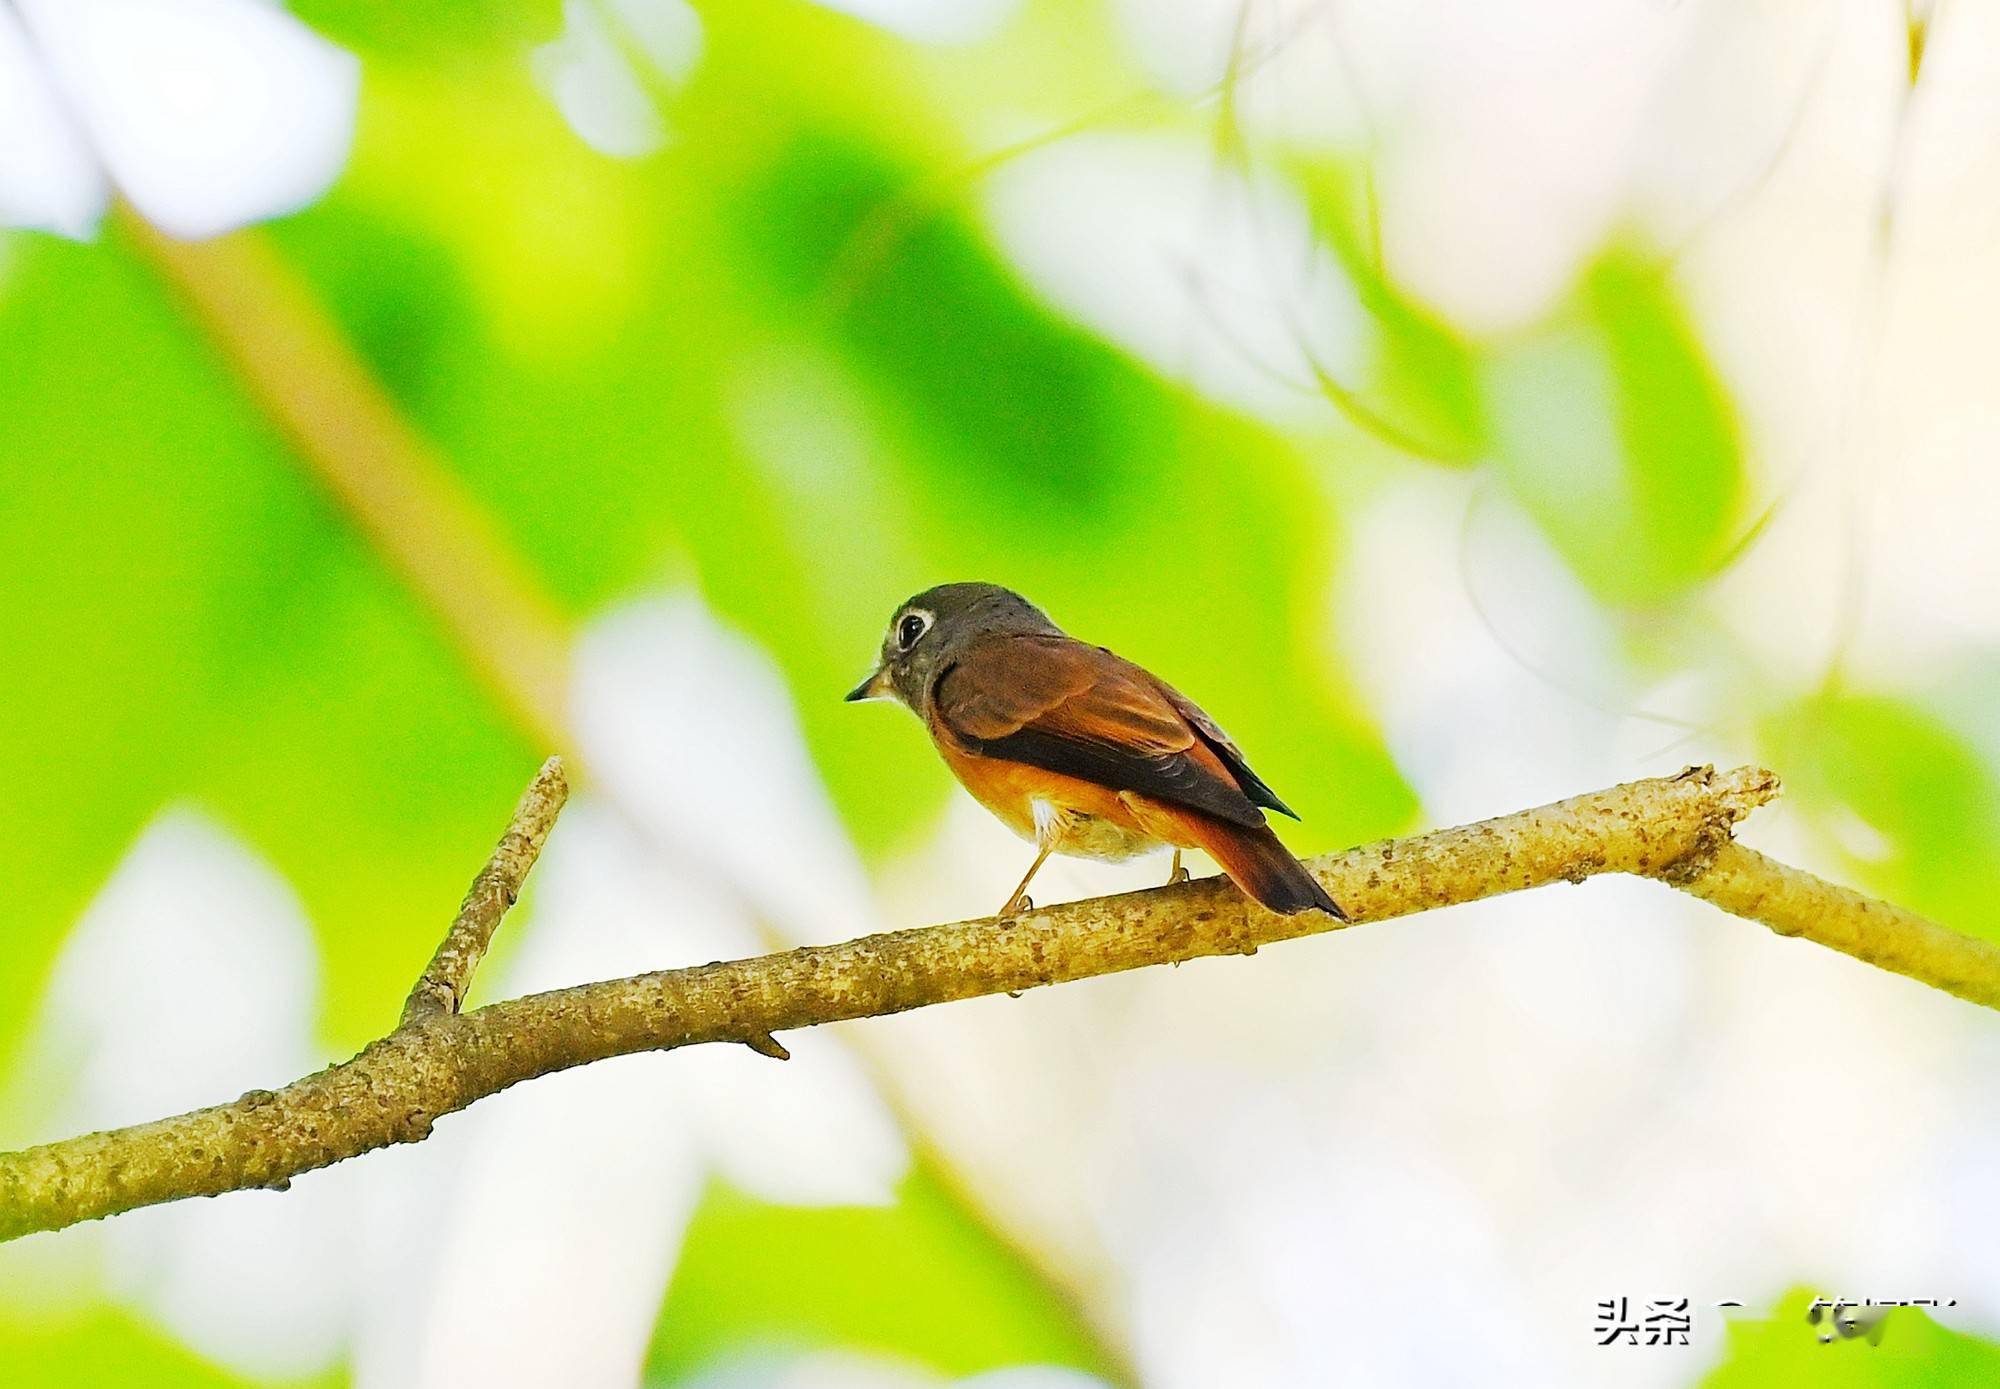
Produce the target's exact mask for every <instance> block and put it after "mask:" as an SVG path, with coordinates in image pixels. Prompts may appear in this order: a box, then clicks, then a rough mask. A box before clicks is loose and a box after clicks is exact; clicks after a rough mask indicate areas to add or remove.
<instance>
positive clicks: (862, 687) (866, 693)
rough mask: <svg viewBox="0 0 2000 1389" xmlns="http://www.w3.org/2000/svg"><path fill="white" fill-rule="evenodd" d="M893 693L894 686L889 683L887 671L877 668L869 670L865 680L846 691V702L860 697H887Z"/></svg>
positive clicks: (860, 698) (850, 702)
mask: <svg viewBox="0 0 2000 1389" xmlns="http://www.w3.org/2000/svg"><path fill="white" fill-rule="evenodd" d="M895 693H896V687H895V686H894V685H892V684H890V683H889V672H888V671H887V670H880V669H878V670H875V671H871V672H870V673H869V676H868V678H867V679H866V680H863V681H862V682H861V683H860V684H859V685H856V686H855V687H854V688H853V689H851V690H849V691H848V692H847V702H848V703H849V704H852V703H854V702H855V701H856V700H862V699H888V698H890V697H891V696H893V695H894V694H895Z"/></svg>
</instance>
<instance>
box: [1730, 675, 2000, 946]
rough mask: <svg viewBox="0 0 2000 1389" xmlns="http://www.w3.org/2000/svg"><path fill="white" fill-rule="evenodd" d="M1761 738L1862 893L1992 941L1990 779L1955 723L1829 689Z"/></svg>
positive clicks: (1996, 899)
mask: <svg viewBox="0 0 2000 1389" xmlns="http://www.w3.org/2000/svg"><path fill="white" fill-rule="evenodd" d="M1764 736H1765V739H1766V742H1767V744H1768V746H1769V748H1770V759H1771V762H1772V764H1773V765H1774V766H1777V767H1781V768H1783V769H1784V773H1785V781H1786V784H1787V787H1788V788H1789V790H1790V792H1791V796H1790V800H1791V801H1792V802H1795V803H1796V804H1798V805H1799V806H1800V807H1802V808H1803V809H1804V810H1805V812H1806V813H1807V814H1808V815H1810V816H1811V817H1812V818H1813V820H1814V822H1815V824H1816V825H1818V826H1819V827H1820V828H1821V829H1822V830H1824V831H1825V832H1827V834H1828V835H1829V837H1830V838H1831V839H1832V840H1833V841H1834V842H1835V843H1836V844H1839V845H1842V846H1843V847H1844V848H1845V850H1846V856H1847V859H1848V865H1849V868H1850V870H1851V872H1852V873H1853V874H1854V875H1855V876H1856V877H1857V878H1858V879H1859V880H1860V881H1862V882H1864V883H1865V884H1866V885H1867V886H1868V887H1869V888H1870V889H1871V890H1872V891H1875V892H1877V893H1880V894H1881V895H1882V896H1884V897H1887V898H1889V899H1890V900H1892V901H1895V902H1899V903H1901V904H1902V905H1904V906H1907V907H1910V908H1912V909H1913V910H1916V911H1919V912H1923V913H1925V914H1926V915H1929V916H1934V917H1936V918H1937V919H1938V920H1940V921H1942V922H1944V923H1946V924H1948V925H1951V926H1954V927H1957V928H1958V929H1959V930H1962V931H1969V932H1971V933H1973V934H1975V935H1979V936H1984V937H1986V938H1987V939H1989V940H1993V939H2000V778H1996V776H1995V773H1994V769H1993V767H1992V765H1991V764H1990V763H1988V762H1987V761H1986V760H1985V758H1984V757H1982V756H1981V754H1980V751H1979V749H1978V748H1977V746H1975V744H1974V743H1973V742H1972V741H1971V740H1970V739H1968V738H1967V737H1966V736H1965V734H1963V733H1962V732H1961V731H1960V730H1959V729H1957V728H1955V727H1953V726H1952V724H1950V723H1949V722H1947V721H1946V720H1945V719H1943V718H1941V717H1939V716H1938V715H1937V714H1935V713H1933V712H1931V711H1929V710H1928V709H1926V708H1924V707H1922V706H1921V705H1919V704H1916V703H1912V702H1910V701H1908V700H1904V699H1899V698H1895V697H1892V696H1886V695H1867V694H1845V693H1832V694H1826V695H1820V696H1816V697H1814V698H1811V699H1808V700H1805V701H1804V702H1802V703H1801V704H1799V705H1798V706H1797V707H1796V708H1794V709H1792V710H1789V711H1787V712H1785V713H1784V714H1782V715H1780V716H1778V717H1777V718H1775V719H1773V720H1771V721H1770V722H1769V724H1768V725H1767V727H1766V729H1765V732H1764Z"/></svg>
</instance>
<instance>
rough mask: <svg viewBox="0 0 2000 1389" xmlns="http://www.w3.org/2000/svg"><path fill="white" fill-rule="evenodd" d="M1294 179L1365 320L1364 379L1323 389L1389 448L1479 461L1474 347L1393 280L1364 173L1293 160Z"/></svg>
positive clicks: (1483, 437) (1484, 439)
mask: <svg viewBox="0 0 2000 1389" xmlns="http://www.w3.org/2000/svg"><path fill="white" fill-rule="evenodd" d="M1292 173H1293V177H1294V179H1295V180H1296V182H1297V184H1298V186H1299V188H1300V190H1301V192H1303V193H1304V195H1305V199H1306V206H1307V208H1308V210H1309V211H1310V212H1311V214H1312V218H1313V225H1314V228H1315V230H1317V231H1318V233H1319V235H1320V237H1321V238H1322V239H1323V240H1324V241H1325V242H1326V243H1327V245H1328V246H1329V247H1330V248H1331V249H1332V250H1333V252H1334V255H1335V257H1336V258H1337V259H1338V260H1339V262H1340V265H1341V268H1342V269H1343V270H1344V271H1345V272H1346V274H1347V277H1348V280H1349V282H1350V283H1351V284H1352V285H1353V287H1354V292H1355V295H1356V296H1357V298H1359V300H1360V302H1361V307H1362V309H1363V311H1364V312H1365V313H1366V314H1367V316H1368V322H1369V335H1368V341H1367V346H1366V349H1365V350H1366V354H1367V355H1366V361H1365V365H1364V367H1363V374H1362V377H1361V379H1360V380H1357V381H1354V382H1340V381H1334V380H1331V379H1329V380H1327V381H1325V382H1324V385H1325V386H1326V389H1327V391H1328V393H1329V395H1331V396H1333V398H1334V403H1335V405H1336V406H1338V407H1340V408H1341V409H1342V410H1343V411H1344V412H1345V413H1346V414H1347V415H1348V417H1349V418H1350V419H1351V420H1353V421H1354V422H1355V423H1357V424H1359V425H1360V426H1361V428H1362V429H1363V431H1364V432H1366V433H1370V434H1374V435H1376V436H1377V437H1378V438H1381V439H1382V440H1383V441H1384V442H1386V443H1388V444H1389V445H1390V446H1391V447H1393V448H1397V449H1400V450H1402V451H1404V452H1406V453H1411V454H1414V455H1417V456H1419V457H1423V458H1426V459H1428V460H1430V461H1432V462H1438V463H1452V464H1459V465H1466V464H1471V463H1473V462H1475V461H1477V459H1478V458H1479V457H1480V455H1481V454H1482V453H1483V452H1484V451H1485V449H1486V448H1487V446H1488V443H1489V439H1488V428H1487V421H1486V416H1485V402H1484V400H1483V399H1482V396H1481V383H1480V376H1479V371H1480V359H1479V355H1478V352H1477V349H1476V348H1475V347H1474V346H1473V345H1472V344H1471V343H1469V342H1467V341H1466V340H1465V338H1463V337H1462V336H1461V335H1460V334H1458V333H1457V332H1456V331H1455V330H1453V329H1452V327H1451V326H1450V325H1449V324H1448V323H1446V322H1445V321H1444V320H1443V319H1442V318H1440V317H1439V316H1438V315H1436V314H1434V313H1432V312H1431V311H1430V310H1429V309H1427V308H1425V307H1424V306H1423V305H1421V304H1419V303H1418V302H1417V301H1416V300H1414V299H1412V298H1410V297H1409V296H1408V295H1406V294H1405V293H1403V291H1402V289H1401V288H1400V287H1399V286H1398V285H1396V284H1395V283H1394V282H1393V281H1392V280H1391V279H1390V278H1389V276H1388V272H1387V269H1386V267H1385V266H1384V265H1383V262H1382V253H1381V246H1380V244H1379V241H1378V228H1377V226H1376V222H1375V218H1376V210H1375V194H1374V190H1373V188H1372V187H1371V186H1370V184H1369V181H1368V180H1369V178H1370V175H1369V173H1368V171H1367V170H1366V169H1365V168H1364V167H1363V166H1361V165H1359V164H1356V163H1353V162H1351V161H1344V160H1342V161H1335V160H1329V159H1324V158H1321V159H1310V160H1305V159H1302V160H1297V161H1295V162H1294V164H1293V167H1292Z"/></svg>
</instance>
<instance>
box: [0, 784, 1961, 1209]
mask: <svg viewBox="0 0 2000 1389" xmlns="http://www.w3.org/2000/svg"><path fill="white" fill-rule="evenodd" d="M1777 791H1778V782H1777V778H1776V777H1774V776H1772V775H1771V774H1770V773H1769V772H1766V771H1763V770H1761V769H1758V768H1755V767H1742V768H1738V769H1737V770H1735V771H1732V772H1725V773H1721V774H1718V773H1716V772H1715V771H1714V769H1713V768H1689V769H1688V770H1687V771H1685V772H1682V773H1681V774H1680V775H1679V776H1675V777H1664V778H1656V779H1653V780H1648V781H1635V782H1628V783H1627V784H1625V785H1623V786H1614V787H1612V788H1610V789H1609V790H1605V791H1597V792H1593V793H1591V794H1589V795H1584V796H1577V797H1574V798H1572V799H1570V800H1566V801H1558V802H1556V803H1555V804H1553V805H1546V806H1542V807H1540V808H1538V809H1534V810H1524V811H1521V812H1519V813H1517V814H1513V815H1505V816H1501V817H1500V818H1498V819H1494V820H1485V821H1482V822H1480V823H1478V824H1474V825H1466V826H1462V827H1460V828H1457V829H1448V830H1438V831H1435V832H1433V833H1430V834H1423V835H1417V836H1414V837H1412V838H1408V839H1400V840H1390V841H1385V842H1383V843H1379V844H1372V845H1367V846H1364V847H1362V848H1358V849H1351V850H1349V851H1347V852H1346V853H1342V854H1331V855H1327V856H1325V857H1323V858H1319V859H1315V860H1313V861H1312V862H1311V864H1310V865H1309V866H1310V867H1311V868H1312V870H1313V872H1314V873H1315V875H1316V876H1318V877H1319V878H1320V880H1321V881H1322V882H1324V883H1325V884H1326V886H1327V888H1328V889H1329V890H1330V891H1332V893H1333V894H1334V895H1335V896H1336V897H1337V898H1339V900H1340V901H1341V902H1342V903H1343V904H1345V905H1346V907H1347V909H1348V911H1349V913H1350V914H1351V915H1352V916H1353V917H1354V918H1355V921H1356V922H1361V921H1381V920H1384V919H1387V918H1390V917H1395V916H1403V915H1407V914H1409V913H1411V912H1419V911H1426V910H1429V909H1431V908H1434V907H1442V906H1447V905H1450V904H1452V903H1457V902H1470V901H1475V900H1477V899H1479V898H1483V897H1491V896H1494V895H1496V894H1499V893H1503V892H1518V891H1521V890H1523V889H1527V888H1534V887H1541V886H1544V885H1546V884H1549V883H1555V882H1581V881H1583V880H1584V879H1585V878H1588V877H1592V876H1594V875H1596V874H1599V873H1633V874H1638V875H1641V876H1645V877H1652V878H1658V879H1660V880H1662V881H1664V882H1667V883H1670V884H1672V885H1673V886H1675V887H1678V888H1681V889H1682V890H1684V891H1688V892H1692V893H1694V894H1695V895H1696V896H1699V897H1703V898H1706V899H1707V900H1709V901H1712V902H1714V903H1715V904H1717V905H1718V906H1721V907H1723V908H1724V909H1725V910H1728V911H1731V912H1735V913H1737V914H1739V915H1744V916H1748V917H1750V918H1751V919H1753V920H1757V921H1762V922H1765V923H1766V924H1768V925H1770V926H1772V927H1773V928H1774V929H1776V930H1779V931H1783V932H1785V933H1787V934H1800V935H1806V936H1809V937H1810V938H1811V939H1813V940H1815V941H1818V942H1820V943H1821V944H1823V945H1826V946H1829V947H1831V948H1833V949H1836V950H1842V951H1845V952H1847V953H1849V954H1852V955H1854V956H1856V957H1857V958H1859V959H1863V960H1867V961H1869V962H1870V963H1873V964H1879V965H1882V966H1883V967H1884V968H1889V969H1894V970H1897V971H1898V972H1900V973H1904V974H1907V975H1909V976H1910V977H1912V978H1914V979H1918V980H1921V981H1922V982H1924V983H1928V984H1932V985H1934V986H1936V987H1938V988H1942V989H1947V990H1949V991H1950V992H1952V993H1955V994H1957V995H1959V996H1960V997H1961V998H1966V999H1970V1000H1972V1001H1974V1002H1978V1003H1984V1004H1987V1005H1988V1006H2000V948H1996V947H1994V946H1991V945H1988V944H1986V943H1984V942H1981V941H1975V940H1971V939H1969V938H1965V937H1960V936H1956V935H1954V934H1953V933H1952V932H1949V931H1946V930H1944V929H1943V928H1942V927H1939V926H1937V925H1935V924H1933V923H1931V922H1929V921H1925V920H1924V919H1923V918H1921V917H1918V916H1915V915H1914V914H1912V913H1909V912H1906V911H1903V910H1902V909H1901V908H1897V907H1892V906H1890V905H1888V904H1887V903H1882V902H1877V901H1874V900H1873V899H1871V898H1867V897H1863V896H1861V895H1860V894H1859V893H1855V892H1850V891H1848V890H1847V889H1844V888H1838V887H1834V886H1833V885H1832V884H1829V883H1824V882H1821V881H1820V880H1819V879H1817V878H1814V877H1813V876H1812V875H1810V874H1807V873H1803V872H1801V871H1800V870H1798V869H1795V868H1790V867H1787V866H1786V865H1783V864H1778V863H1774V862H1772V861H1771V860H1769V859H1766V858H1764V857H1763V856H1762V855H1760V854H1755V853H1752V852H1751V851H1749V850H1745V849H1740V848H1738V847H1737V846H1736V845H1735V844H1734V842H1733V841H1732V839H1731V833H1732V830H1733V827H1734V826H1735V824H1736V822H1737V821H1738V820H1740V819H1742V818H1743V817H1744V816H1745V815H1747V814H1748V813H1749V812H1750V811H1752V810H1753V809H1755V808H1756V807H1757V806H1760V805H1762V804H1764V803H1765V802H1766V801H1768V800H1770V799H1771V798H1772V797H1773V796H1775V795H1776V794H1777ZM1342 925H1343V923H1341V922H1337V921H1335V920H1334V919H1333V918H1331V917H1328V916H1324V915H1321V914H1319V913H1317V912H1307V913H1302V914H1301V915H1298V916H1276V915H1273V914H1271V913H1270V912H1267V911H1264V910H1263V909H1262V908H1260V907H1258V906H1256V905H1255V904H1254V903H1252V902H1251V901H1250V900H1249V899H1248V898H1247V897H1245V896H1244V895H1243V894H1242V893H1241V892H1239V891H1238V890H1237V889H1236V888H1235V887H1234V886H1233V885H1232V884H1230V883H1229V882H1227V881H1225V880H1222V879H1217V878H1208V879H1203V880H1200V881H1197V882H1191V883H1183V884H1179V885H1177V886H1173V887H1163V888H1154V889H1152V890H1151V891H1147V892H1133V893H1126V894H1124V895H1121V896H1116V897H1098V898H1092V899H1089V900H1087V901H1082V902H1071V903H1066V904H1064V905H1060V906H1055V907H1050V908H1047V909H1045V910H1041V911H1036V912H1032V913H1029V914H1028V915H1026V916H1023V917H1016V918H1012V919H1008V920H998V919H995V918H991V917H987V918H983V919H981V920H977V921H967V922H959V923H956V924H952V925H944V926H926V927H920V928H917V929H915V930H908V931H897V932H894V933H891V934H888V935H876V936H864V937H862V938H861V939H859V940H851V941H847V942H845V943H844V944H840V945H824V946H806V947H803V948H801V949H797V950H789V951H785V952H782V953H780V954H775V955H765V956H760V957H758V958H756V959H749V960H732V961H728V962H726V963H717V964H709V965H700V966H697V967H694V968H689V969H675V970H666V971H663V972H660V973H657V974H642V975H637V976H634V977H632V978H629V979H613V980H607V981H604V982H601V983H594V984H583V985H579V986H577V987H575V988H569V989H560V990H557V991H555V992H552V993H542V994H532V995H529V996H528V997H525V998H517V999H511V1000H508V1001H506V1002H503V1003H495V1004H491V1005H489V1006H487V1007H484V1008H479V1009H476V1010H474V1011H473V1012H470V1013H463V1014H449V1013H440V1014H438V1015H436V1016H433V1017H431V1018H429V1019H427V1020H424V1021H420V1022H417V1023H415V1024H414V1025H411V1026H407V1027H401V1028H398V1029H397V1030H396V1031H394V1032H392V1033H390V1034H389V1035H388V1036H387V1037H384V1038H383V1039H382V1040H380V1041H378V1042H375V1043H373V1044H371V1045H370V1046H368V1047H367V1048H366V1049H364V1050H363V1051H362V1052H361V1054H360V1055H358V1056H356V1057H355V1058H354V1059H353V1060H351V1061H346V1062H343V1063H341V1064H340V1065H337V1066H331V1067H329V1068H327V1069H326V1070H324V1071H321V1072H319V1073H318V1074H316V1075H311V1076H308V1077H306V1078H305V1079H304V1080H300V1081H296V1082H294V1083H293V1084H291V1085H288V1086H286V1087H285V1088H284V1089H282V1090H279V1091H276V1092H270V1091H255V1092H252V1093H251V1094H249V1095H246V1096H244V1097H243V1098H242V1099H239V1100H237V1101H235V1102H234V1103H231V1104H225V1105H218V1106H216V1107H214V1108H212V1109H202V1110H196V1111H194V1112H193V1113H190V1114H183V1115H179V1116H177V1117H175V1118H171V1119H161V1120H157V1121H155V1122H152V1123H147V1124H138V1125H135V1126H133V1127H131V1128H125V1129H116V1130H112V1131H110V1132H107V1133H95V1134H87V1135H84V1136H83V1137H80V1138H71V1139H66V1140H64V1141H62V1142H57V1143H50V1144H47V1145H44V1146H42V1147H39V1148H30V1149H26V1150H25V1151H22V1152H17V1153H6V1154H0V1238H13V1237H16V1236H19V1235H24V1234H29V1233H32V1232H34V1231H38V1230H57V1229H61V1228H63V1227H64V1226H67V1225H73V1224H76V1223H77V1222H79V1221H84V1220H94V1219H97V1218H99V1217H101V1216H107V1215H114V1214H116V1213H118V1212H120V1211H125V1210H130V1209H132V1208H134V1207H137V1206H146V1205H153V1204H156V1203H159V1202H162V1201H173V1200H179V1199H181V1198H183V1197H188V1196H212V1195H217V1194H220V1193H222V1192H225V1191H237V1190H244V1189H248V1188H253V1187H274V1186H275V1187H282V1186H285V1185H287V1184H288V1183H289V1182H290V1180H291V1178H293V1177H295V1176H297V1175H299V1174H300V1173H302V1172H309V1171H312V1170H313V1169H315V1168H319V1167H325V1166H327V1165H328V1164H330V1163H335V1162H340V1161H342V1160H343V1159H346V1158H350V1157H354V1156H356V1155H358V1154H361V1153H365V1152H369V1151H371V1150H373V1149H376V1148H382V1147H387V1146H388V1145H390V1144H393V1143H413V1142H416V1141H418V1140H420V1139H422V1138H424V1137H426V1136H427V1135H428V1134H429V1133H430V1131H431V1126H432V1124H434V1123H435V1122H436V1121H437V1120H438V1119H439V1118H440V1117H442V1116H444V1115H446V1114H450V1113H453V1112H455V1111H457V1110H460V1109H464V1108H465V1107H466V1106H467V1105H470V1104H472V1103H473V1102H474V1101H476V1100H479V1099H483V1098H484V1097H486V1096H488V1095H492V1094H496V1093H498V1092H499V1091H501V1090H504V1089H506V1088H507V1087H508V1086H510V1085H516V1084H519V1083H520V1082H522V1081H524V1080H531V1079H533V1078H535V1077H537V1076H543V1075H549V1074H551V1073H553V1072H556V1071H561V1070H567V1069H569V1068H570V1067H573V1066H581V1065H586V1064H588V1063H589V1062H592V1061H599V1060H603V1059H604V1058H606V1057H612V1056H623V1055H627V1054H630V1053H633V1052H642V1051H665V1050H670V1049H672V1048H675V1047H684V1046H691V1045H694V1044H696V1043H700V1042H732V1043H742V1042H752V1043H755V1042H760V1041H761V1040H762V1039H766V1038H769V1037H770V1036H771V1035H772V1034H774V1033H777V1032H784V1031H789V1030H791V1029H793V1028H800V1027H813V1026H817V1025H819V1024H822V1023H829V1022H841V1021H846V1020H851V1019H856V1018H867V1017H880V1016H883V1015H886V1014H890V1013H900V1012H904V1011H906V1010H908V1009H911V1008H922V1007H927V1006H929V1005H931V1004H936V1003H947V1002H951V1001H953V1000H956V999H963V998H974V997H978V996H980V995H982V994H997V993H1013V992H1018V991H1020V990H1023V989H1029V988H1034V987H1036V986H1038V985H1043V984H1060V983H1065V982H1068V981H1070V980H1075V979H1085V978H1089V977H1091V976H1093V975H1099V974H1110V973H1114V972H1117V971H1120V970H1128V969H1138V968H1141V967H1143V966H1146V965H1156V964H1167V963H1178V962H1180V961H1183V960H1192V959H1197V958H1199V957H1201V956H1206V955H1227V954H1239V955H1249V954H1254V953H1255V952H1256V951H1257V949H1258V948H1259V947H1261V946H1265V945H1270V944H1273V943H1275V942H1278V941H1283V940H1289V939H1292V938H1294V937H1298V936H1306V935H1312V934H1316V933H1318V932H1322V931H1329V930H1334V929H1338V928H1340V927H1341V926H1342Z"/></svg>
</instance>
